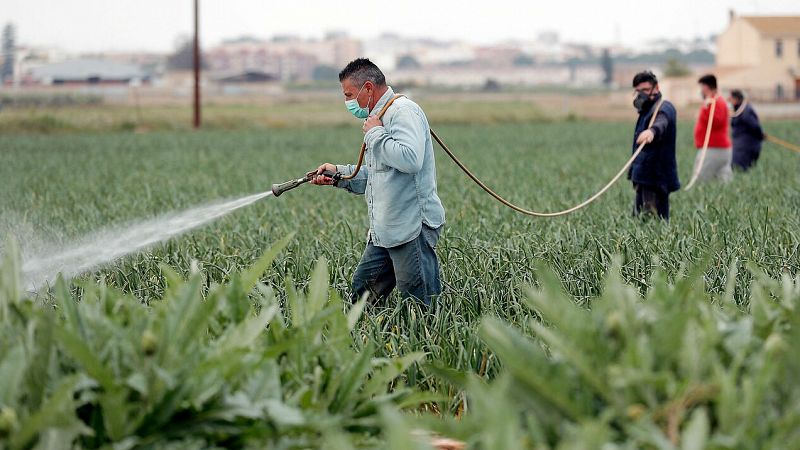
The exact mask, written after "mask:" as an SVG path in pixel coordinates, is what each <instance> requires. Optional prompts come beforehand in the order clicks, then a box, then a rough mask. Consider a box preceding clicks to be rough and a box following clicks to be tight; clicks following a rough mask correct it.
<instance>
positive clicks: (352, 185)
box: [336, 164, 369, 195]
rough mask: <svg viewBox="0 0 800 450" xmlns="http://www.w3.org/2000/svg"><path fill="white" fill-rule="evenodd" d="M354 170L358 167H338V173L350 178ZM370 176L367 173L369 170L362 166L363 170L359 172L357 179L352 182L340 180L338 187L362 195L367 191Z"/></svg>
mask: <svg viewBox="0 0 800 450" xmlns="http://www.w3.org/2000/svg"><path fill="white" fill-rule="evenodd" d="M354 170H356V166H354V165H352V164H347V165H337V166H336V171H337V172H339V173H341V174H342V175H344V176H349V175H350V174H352V173H353V171H354ZM368 176H369V174H368V173H367V168H366V167H364V166H361V170H359V171H358V174H356V176H355V177H353V178H352V179H350V180H339V182H338V183H336V187H338V188H342V189H344V190H346V191H347V192H350V193H353V194H357V195H362V194H364V192H365V191H366V189H367V177H368Z"/></svg>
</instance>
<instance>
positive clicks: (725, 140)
mask: <svg viewBox="0 0 800 450" xmlns="http://www.w3.org/2000/svg"><path fill="white" fill-rule="evenodd" d="M716 101H717V106H716V108H715V109H714V121H713V122H712V123H711V136H710V137H709V138H708V146H709V147H713V148H724V149H730V148H731V139H730V138H729V137H728V104H727V103H725V99H723V98H722V96H721V95H717V100H716ZM710 113H711V103H703V106H701V107H700V114H699V115H698V116H697V123H696V124H695V125H694V146H695V147H697V148H698V149H701V148H703V142H705V140H706V127H707V126H708V115H709V114H710Z"/></svg>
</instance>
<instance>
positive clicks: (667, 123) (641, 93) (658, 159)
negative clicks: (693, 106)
mask: <svg viewBox="0 0 800 450" xmlns="http://www.w3.org/2000/svg"><path fill="white" fill-rule="evenodd" d="M633 89H634V90H635V94H636V97H635V98H634V100H633V106H634V107H635V108H636V110H637V111H638V112H639V118H638V119H637V121H636V128H635V130H634V133H633V149H634V151H635V150H636V148H637V147H638V146H639V145H641V144H646V145H645V146H644V148H643V149H642V153H640V154H639V156H638V157H637V158H636V159H635V160H634V161H633V164H631V168H630V171H629V172H628V178H629V179H630V180H631V182H632V183H633V187H634V189H635V190H636V200H635V202H634V207H633V211H634V214H635V215H640V214H642V213H647V214H652V215H656V216H658V217H660V218H662V219H664V220H669V194H670V193H671V192H675V191H677V190H678V189H679V188H680V187H681V183H680V180H679V179H678V165H677V162H676V160H675V139H676V135H677V125H676V112H675V107H674V106H672V103H670V102H668V101H666V100H664V101H663V102H662V98H661V91H660V89H659V87H658V79H657V78H656V76H655V75H654V74H653V72H650V71H645V72H640V73H638V74H636V76H634V77H633ZM659 102H661V106H660V108H659V109H658V114H657V115H656V118H655V120H654V121H653V122H652V126H649V125H650V122H651V118H652V116H653V113H654V112H655V109H656V105H657V104H658V103H659Z"/></svg>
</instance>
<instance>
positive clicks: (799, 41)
mask: <svg viewBox="0 0 800 450" xmlns="http://www.w3.org/2000/svg"><path fill="white" fill-rule="evenodd" d="M797 57H798V58H800V39H798V40H797Z"/></svg>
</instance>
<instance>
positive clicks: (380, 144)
mask: <svg viewBox="0 0 800 450" xmlns="http://www.w3.org/2000/svg"><path fill="white" fill-rule="evenodd" d="M425 132H426V129H425V125H424V121H423V120H422V117H421V116H420V115H419V114H418V113H417V112H416V111H414V110H412V109H411V108H408V107H405V108H402V109H399V110H398V111H397V112H396V113H395V114H394V116H393V117H392V134H391V135H390V134H389V133H388V132H387V131H386V128H384V127H382V126H377V127H374V128H372V129H371V130H369V131H368V132H367V134H366V135H365V136H364V141H365V142H366V143H367V147H368V148H369V149H370V150H371V151H372V152H373V157H374V158H375V161H376V162H378V163H380V164H384V165H387V166H389V167H393V168H395V169H397V170H399V171H400V172H404V173H417V172H419V171H420V170H421V169H422V163H423V161H424V159H425V142H426V136H425Z"/></svg>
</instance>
